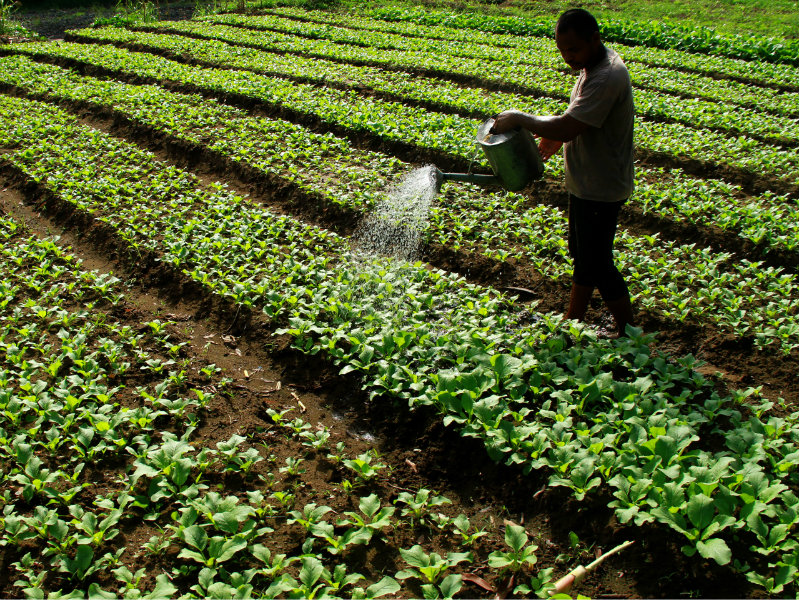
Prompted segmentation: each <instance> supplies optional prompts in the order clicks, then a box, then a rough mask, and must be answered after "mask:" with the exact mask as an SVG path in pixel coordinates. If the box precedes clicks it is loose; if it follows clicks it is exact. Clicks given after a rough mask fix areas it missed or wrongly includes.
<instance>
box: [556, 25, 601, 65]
mask: <svg viewBox="0 0 799 600" xmlns="http://www.w3.org/2000/svg"><path fill="white" fill-rule="evenodd" d="M555 43H556V44H557V46H558V50H560V55H561V56H562V57H563V60H564V61H566V64H567V65H569V67H571V68H572V69H574V70H575V71H578V70H580V69H584V68H585V67H586V66H588V65H590V64H591V63H592V61H593V59H594V58H595V57H596V56H597V53H598V52H599V47H600V45H601V42H600V41H599V32H598V31H597V32H595V33H594V35H593V36H592V37H591V39H590V40H586V39H583V38H581V37H580V36H579V35H577V33H576V32H575V31H574V30H573V29H567V30H566V31H563V32H557V33H555Z"/></svg>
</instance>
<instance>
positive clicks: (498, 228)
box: [2, 57, 797, 352]
mask: <svg viewBox="0 0 799 600" xmlns="http://www.w3.org/2000/svg"><path fill="white" fill-rule="evenodd" d="M2 63H3V64H4V65H7V66H8V68H7V69H6V70H5V73H6V78H5V82H6V83H7V84H10V85H14V86H18V87H19V88H22V89H27V90H30V91H31V92H33V93H36V94H43V95H45V97H52V98H56V99H59V100H62V101H64V100H67V101H69V100H80V101H83V102H89V103H99V104H100V105H101V106H108V107H111V106H113V107H114V110H116V111H118V112H120V113H121V114H123V115H125V116H127V117H129V118H132V119H134V120H136V121H138V122H140V123H142V124H145V125H148V126H150V127H153V128H154V129H156V130H157V131H160V132H162V133H164V134H167V135H170V136H175V137H177V138H179V139H182V140H185V141H188V142H192V143H197V144H207V145H208V146H209V148H211V149H212V150H214V151H217V152H220V153H221V154H223V155H224V156H226V157H228V158H229V159H231V160H233V161H242V162H244V163H245V164H247V165H250V166H251V167H253V168H255V169H257V170H258V171H262V172H264V173H266V174H272V175H275V176H277V177H280V178H281V179H284V180H286V181H289V182H292V183H293V184H294V185H296V186H298V187H299V188H300V189H302V190H304V191H307V192H308V193H311V194H313V195H314V196H316V197H320V198H321V199H322V200H323V201H328V202H335V203H337V204H342V205H344V206H347V207H349V208H351V209H355V210H357V211H359V212H364V211H366V210H368V208H370V207H372V206H374V204H375V202H377V201H379V200H380V199H381V198H382V197H384V196H383V194H384V191H382V190H381V189H379V187H376V186H375V178H374V173H375V172H381V173H384V175H385V177H386V179H385V180H384V181H388V180H389V179H390V178H391V177H394V176H398V175H400V174H402V173H404V172H407V171H408V169H409V166H408V165H407V164H403V163H401V162H400V161H399V160H397V159H391V158H388V157H386V156H385V155H381V154H377V153H371V152H364V151H360V150H356V149H353V148H352V147H351V146H350V145H349V144H348V143H347V141H346V140H344V139H341V138H335V137H333V136H330V135H319V134H313V133H311V132H309V131H308V130H307V129H304V128H302V127H299V126H295V125H292V124H290V123H287V122H285V121H280V120H273V119H265V118H253V117H249V116H247V115H246V114H245V113H243V112H242V111H239V110H237V109H233V108H230V107H224V106H222V105H219V104H218V103H215V102H212V101H203V100H202V99H200V98H198V97H196V96H184V95H181V94H175V93H171V92H167V91H165V90H162V89H159V88H155V87H152V86H133V85H128V84H121V83H117V82H112V81H103V80H96V79H93V78H88V77H81V76H78V75H76V74H74V73H72V72H70V71H67V70H65V69H62V68H59V67H54V66H50V65H41V64H38V63H33V62H31V61H29V60H28V59H25V58H23V57H9V58H5V59H2ZM167 107H169V110H167ZM209 140H213V141H212V142H210V143H209ZM331 176H335V179H331ZM336 179H337V180H340V183H338V181H336ZM565 227H566V220H565V217H564V215H563V214H562V213H561V212H560V211H559V210H558V209H556V208H554V207H549V206H545V205H538V206H533V207H528V206H527V201H526V199H525V197H524V196H522V195H518V194H506V193H496V194H491V195H490V196H488V197H487V195H486V194H485V193H484V192H482V191H481V190H480V189H478V188H472V187H469V188H462V187H458V186H457V185H452V186H445V188H444V190H443V196H442V199H441V202H439V203H438V205H437V207H436V208H435V209H434V210H433V211H432V215H431V226H430V230H429V232H428V233H427V234H426V235H427V236H428V239H429V240H432V241H436V242H439V243H442V244H444V245H446V246H448V247H450V248H453V249H455V250H458V249H460V248H463V249H465V250H469V251H480V252H483V253H485V254H488V255H489V256H491V257H493V258H496V259H499V260H504V259H506V258H508V257H509V256H516V257H520V258H522V259H523V260H525V261H527V262H529V263H530V264H531V265H532V266H534V267H535V269H536V270H538V271H539V272H541V273H542V274H543V275H545V276H547V277H550V278H553V279H559V278H565V277H567V275H568V273H569V270H570V263H569V259H568V257H567V256H566V254H567V251H566V245H565V237H566V236H565ZM618 243H619V249H620V260H621V262H622V264H623V265H624V268H625V269H626V270H627V271H628V272H629V277H630V279H631V281H632V285H633V293H634V294H635V297H636V299H637V301H638V302H639V303H640V304H641V305H642V306H643V307H644V308H648V309H651V310H654V311H655V312H657V313H659V314H663V315H667V316H670V317H672V318H675V319H677V320H679V321H685V320H688V321H693V320H695V319H697V320H699V322H705V323H707V322H713V323H715V324H716V325H717V326H718V327H721V328H723V329H730V330H734V331H737V332H738V333H741V334H748V335H751V336H753V337H754V338H755V340H756V343H757V344H758V345H762V346H767V345H771V344H777V345H778V346H779V347H781V348H782V349H783V350H784V351H786V352H788V351H790V350H791V349H792V348H794V347H795V346H796V344H797V340H796V336H797V332H796V331H795V328H794V327H793V325H792V320H793V319H792V316H791V315H793V314H795V313H796V304H797V299H796V296H797V294H796V284H795V282H794V278H793V276H791V275H790V274H787V273H784V272H782V270H781V269H776V268H770V267H765V266H763V265H762V264H759V263H756V262H750V261H746V260H742V261H733V260H731V256H730V255H729V254H726V253H714V252H712V251H710V250H709V249H698V248H695V247H694V246H693V245H680V244H676V243H674V242H666V241H661V240H660V239H659V238H658V236H644V237H636V236H633V235H630V234H629V233H627V232H620V233H619V242H618ZM677 265H679V266H680V268H670V267H671V266H674V267H676V266H677ZM688 265H690V268H688ZM664 268H665V269H664ZM664 274H666V275H667V278H664ZM741 290H746V293H745V294H741V293H740V291H741Z"/></svg>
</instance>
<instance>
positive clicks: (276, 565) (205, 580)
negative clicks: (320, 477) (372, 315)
mask: <svg viewBox="0 0 799 600" xmlns="http://www.w3.org/2000/svg"><path fill="white" fill-rule="evenodd" d="M0 104H1V105H2V108H0V112H2V114H3V117H4V127H3V128H2V135H1V139H2V142H0V143H1V144H2V146H4V147H20V148H19V149H18V150H16V153H15V154H16V156H15V157H13V158H12V159H11V160H12V162H15V163H16V164H17V166H18V167H20V166H21V165H25V168H26V169H27V171H28V173H29V174H30V176H31V177H32V178H33V179H37V180H40V181H41V182H43V183H45V185H47V186H48V187H50V188H51V189H52V190H58V192H59V193H60V195H61V196H62V199H63V200H64V201H67V202H75V203H76V205H77V206H80V207H82V208H83V209H88V210H91V211H93V212H94V214H97V215H98V217H99V218H101V219H103V220H105V221H108V222H109V223H111V222H113V223H114V224H115V225H116V224H119V225H121V227H120V228H119V230H118V231H119V234H120V235H121V236H122V237H123V238H126V239H128V240H129V243H130V247H129V250H133V251H139V250H137V248H141V247H140V246H137V245H136V243H135V239H136V235H138V237H139V238H141V236H142V235H145V234H146V232H144V233H142V232H137V234H133V235H131V233H130V232H127V233H126V232H125V226H126V225H127V224H129V223H125V222H124V220H123V221H120V220H118V219H117V218H116V215H121V213H123V212H125V211H126V210H127V211H129V212H128V214H127V216H128V217H131V216H132V215H133V214H134V212H135V211H136V210H137V209H138V210H142V211H144V212H145V213H146V214H147V215H148V216H149V217H151V218H155V220H156V224H157V225H160V226H161V227H162V228H163V227H164V226H165V225H166V223H167V221H171V222H172V226H173V227H180V226H181V225H182V226H183V227H190V226H191V221H189V220H188V219H186V220H181V222H180V223H177V224H175V223H174V219H169V217H168V215H169V212H170V210H171V211H174V214H176V215H179V216H185V215H186V212H185V211H187V210H189V208H190V207H191V206H192V205H194V204H200V205H202V204H203V203H208V202H209V200H210V201H211V202H213V201H216V202H220V203H221V202H226V201H227V202H229V201H233V202H237V201H240V199H235V198H233V197H232V196H231V195H230V194H229V193H227V192H223V191H222V190H220V189H218V188H212V189H210V190H203V189H202V188H201V186H199V184H198V182H197V180H196V178H194V177H193V176H190V175H189V174H187V173H184V172H180V171H177V170H174V169H171V168H169V167H166V165H163V164H159V163H157V162H156V161H154V159H153V157H152V156H151V155H146V154H144V153H141V152H136V151H135V149H134V148H132V147H130V146H127V145H126V144H124V143H120V142H118V141H115V140H113V138H107V137H105V136H98V135H97V134H95V133H93V132H91V131H90V130H88V129H87V128H85V127H79V126H77V125H76V123H75V119H74V118H72V117H68V116H67V115H64V114H63V113H60V112H58V111H54V110H52V109H51V108H49V107H47V106H45V105H40V104H36V103H32V102H24V101H18V100H16V101H15V100H12V99H3V100H2V102H1V103H0ZM6 119H9V120H6ZM10 119H13V121H12V120H10ZM12 122H13V123H14V125H12ZM43 137H46V138H48V141H46V142H42V139H43ZM57 153H59V154H60V159H61V160H60V161H59V160H54V159H55V155H56V154H57ZM73 153H74V154H73ZM48 154H49V155H50V156H49V157H47V155H48ZM48 158H49V160H48ZM77 161H80V164H81V165H82V172H81V170H79V169H76V168H75V167H76V164H78V163H77ZM101 163H102V164H101ZM36 167H38V169H37V168H36ZM70 174H73V176H72V177H70V176H69V175H70ZM75 174H77V176H75ZM112 178H113V179H112ZM89 181H92V182H94V184H93V185H91V186H88V185H86V184H87V182H89ZM111 183H114V184H116V185H114V186H109V184H111ZM89 198H91V199H92V200H89ZM159 203H163V205H164V206H163V210H161V211H160V214H159V215H158V216H157V217H156V216H155V215H154V211H150V210H148V205H149V206H156V205H157V204H159ZM181 208H183V209H184V212H183V214H181ZM117 210H118V211H120V212H119V213H117V212H116V211H117ZM101 214H104V216H100V215H101ZM203 216H207V215H204V214H199V215H198V216H197V219H201V218H203ZM256 216H257V215H256ZM145 218H146V217H145ZM143 220H144V219H139V221H143ZM263 220H264V221H265V220H266V219H265V218H264V219H263ZM278 220H279V219H278ZM213 226H214V225H212V227H213ZM215 226H219V224H218V223H217V224H216V225H215ZM134 227H135V225H134ZM162 231H166V232H167V233H166V235H165V236H164V237H165V239H164V242H163V243H164V244H165V245H166V246H167V247H169V243H170V240H169V229H168V228H165V229H162ZM271 233H272V234H273V235H271V236H270V235H268V234H266V232H264V231H261V240H262V241H263V242H264V243H266V244H268V245H269V247H271V248H273V252H276V253H280V252H281V248H279V247H278V242H279V241H280V238H281V237H282V236H281V235H280V234H279V233H278V232H276V231H274V230H273V231H272V232H271ZM150 235H152V232H150ZM0 237H2V238H3V242H4V243H3V247H2V250H1V251H0V252H1V254H0V282H2V283H1V284H0V285H2V286H3V289H4V296H3V303H2V306H0V322H2V327H1V328H0V347H2V357H3V358H2V361H0V379H1V380H2V381H3V390H4V391H3V394H2V398H0V404H1V405H2V412H0V453H2V456H3V463H2V464H3V467H2V469H1V470H0V471H2V473H1V478H0V479H1V481H2V482H1V483H0V494H2V496H1V497H2V507H3V512H2V517H0V531H1V533H0V545H2V546H3V547H4V548H5V551H6V552H7V553H8V552H11V554H6V556H7V558H8V560H9V562H10V563H11V564H10V567H11V573H12V576H11V577H12V580H13V578H14V577H16V578H17V579H16V580H15V581H14V585H15V586H16V587H17V588H18V589H20V591H21V592H23V593H24V594H25V596H26V597H30V598H44V597H53V598H54V597H60V598H65V597H66V598H84V597H86V594H87V593H88V594H89V595H90V596H91V597H93V598H120V597H123V598H164V597H174V596H175V595H176V594H180V595H181V597H188V598H203V597H241V598H246V597H251V596H253V595H254V594H255V595H257V596H258V597H264V598H274V597H310V596H313V595H314V594H319V593H322V594H324V595H325V596H326V597H343V596H345V595H346V597H354V598H377V597H380V596H382V595H386V594H395V593H397V592H399V591H400V590H401V589H402V587H406V588H407V589H408V590H409V591H408V593H414V592H413V590H414V589H416V588H414V587H413V586H421V589H422V590H423V591H424V592H425V593H427V592H428V591H429V590H433V591H434V592H435V593H434V595H433V596H432V597H440V596H443V597H452V595H453V594H455V593H457V592H458V591H459V590H460V588H461V587H462V585H463V582H462V580H461V574H460V573H456V572H453V571H456V568H455V567H456V565H459V564H461V563H466V562H469V563H470V562H472V561H473V560H477V559H480V560H481V561H486V560H487V561H488V563H489V566H490V569H491V570H492V571H493V573H494V574H495V575H496V576H497V577H501V576H503V574H504V573H505V572H507V571H508V568H509V567H513V568H514V570H515V571H518V572H519V580H518V582H519V584H520V585H523V586H526V587H527V588H528V589H530V585H531V584H532V585H533V589H538V590H543V589H544V588H545V587H548V588H551V587H552V586H551V584H549V585H548V586H547V585H546V583H547V581H548V580H549V579H550V578H551V572H552V569H551V568H549V569H544V570H542V571H541V572H539V573H535V577H533V578H532V581H531V577H527V578H526V579H524V572H525V569H524V568H523V567H530V566H532V565H533V564H534V563H535V549H536V547H535V545H534V544H533V543H528V536H527V534H526V533H525V532H524V530H523V528H521V527H518V526H512V527H509V528H508V529H507V530H506V533H505V539H506V540H507V544H509V545H508V546H506V547H505V548H503V542H502V536H501V533H500V532H497V531H496V528H492V530H491V531H489V530H488V529H483V528H482V527H480V526H479V523H480V522H481V520H480V519H479V518H478V519H476V520H472V521H470V519H469V517H467V516H466V515H464V514H458V515H450V516H448V515H447V514H444V513H443V512H440V511H442V510H444V511H445V512H446V507H444V506H443V505H445V504H449V500H448V499H446V498H445V497H443V496H439V495H437V494H435V493H433V492H431V490H428V489H424V488H423V489H419V490H412V491H411V492H404V493H402V494H400V495H399V496H398V497H397V498H396V499H395V501H394V502H393V503H392V502H390V501H389V500H388V499H387V498H386V497H385V496H386V494H385V492H383V493H382V496H383V497H382V498H381V497H380V496H378V494H377V493H375V491H372V493H368V492H369V491H370V490H372V489H373V488H374V489H375V490H377V491H382V490H380V488H379V487H377V486H375V482H377V481H378V479H379V477H378V475H380V474H381V473H382V471H383V470H385V469H387V467H388V465H387V464H386V463H385V462H383V461H381V460H380V457H379V455H377V453H375V452H365V453H361V454H357V453H353V452H352V451H351V450H350V448H348V447H347V444H346V443H345V442H344V441H338V442H337V443H334V442H335V440H336V439H337V438H336V436H335V435H333V437H331V431H330V430H328V429H326V428H323V427H316V428H315V427H313V425H312V424H311V423H308V422H304V421H303V419H302V418H300V417H294V418H291V415H289V413H290V412H291V409H290V408H289V409H282V410H273V409H269V410H268V411H267V417H268V419H267V421H266V426H265V427H263V428H262V429H261V430H260V431H257V432H251V435H249V436H248V437H245V436H242V435H238V434H233V435H232V436H230V438H229V439H223V440H221V441H218V442H217V443H215V444H208V445H207V443H206V442H205V441H204V438H202V437H200V436H199V435H198V430H199V427H201V426H202V424H203V422H204V421H205V420H206V419H207V418H208V416H209V415H210V413H211V412H213V410H214V409H216V410H217V411H219V410H223V406H220V405H219V404H217V405H216V406H214V405H213V399H214V397H215V396H220V395H221V396H226V395H230V394H232V393H234V392H233V388H232V387H231V386H230V383H231V380H230V379H228V378H226V377H224V374H223V373H221V372H220V369H219V368H218V367H217V366H216V365H214V364H208V363H207V361H203V360H202V359H198V358H197V357H196V356H192V355H186V353H185V350H184V346H185V345H186V342H185V341H180V339H179V337H177V336H175V335H173V334H171V333H170V325H171V324H170V323H169V322H165V321H161V320H158V319H156V320H153V321H149V322H145V323H141V324H140V326H139V327H137V328H133V327H131V326H130V325H129V324H120V323H118V322H117V321H116V319H115V318H114V317H113V316H112V315H113V314H120V313H122V314H124V313H125V310H121V309H124V308H125V305H124V302H125V298H124V294H123V293H122V292H121V291H120V288H121V287H122V284H121V282H120V281H119V280H118V279H117V278H115V277H113V276H109V275H103V274H98V273H96V272H91V271H86V270H84V269H83V268H82V266H81V264H80V262H79V261H77V260H75V259H74V258H73V257H71V256H70V255H69V254H68V253H67V252H65V251H64V250H63V249H62V248H61V247H60V246H59V245H58V243H57V240H54V239H50V238H45V239H39V238H37V237H35V236H31V235H30V234H29V233H27V232H25V230H24V228H23V227H20V226H19V225H18V224H17V223H15V222H14V221H13V220H11V219H10V218H8V217H6V216H2V217H0ZM306 237H307V236H306ZM199 241H200V243H202V240H199ZM306 241H307V240H306ZM286 254H287V257H286V258H289V259H290V260H291V257H293V258H295V259H296V258H297V252H296V249H295V251H293V252H287V253H286ZM257 259H258V256H253V255H250V260H251V261H254V260H257ZM253 266H254V265H253ZM308 267H309V265H307V264H305V265H303V264H300V265H297V272H298V273H299V272H301V271H302V270H303V269H307V268H308ZM275 287H276V288H277V289H280V288H278V286H275ZM225 404H226V403H225ZM275 432H277V433H278V435H280V436H283V435H284V434H289V435H290V436H291V437H293V438H296V440H297V441H298V442H299V443H298V444H297V446H298V450H297V452H296V456H294V457H289V458H288V459H286V461H285V465H281V464H277V463H276V458H275V454H274V453H273V451H274V450H276V445H277V443H279V441H278V442H276V441H275V440H274V434H275ZM270 436H271V437H270ZM339 437H344V436H339ZM248 438H249V439H248ZM259 440H260V442H259ZM270 440H271V441H270ZM278 440H279V438H278ZM306 460H308V461H309V462H311V461H312V460H320V461H322V462H325V463H328V464H329V466H331V467H332V468H333V470H334V471H336V472H339V473H340V474H341V475H342V478H341V479H342V483H341V484H340V486H338V487H335V486H332V487H331V489H329V490H326V491H328V492H330V493H331V494H332V496H331V499H332V498H333V497H335V496H339V497H343V498H347V497H351V498H352V500H353V508H354V509H355V510H353V511H351V512H345V513H344V514H339V515H338V517H337V518H334V515H332V514H328V513H330V512H331V509H330V508H329V507H328V506H325V505H324V504H320V505H317V503H316V501H311V502H308V503H307V504H305V505H304V507H303V506H302V505H298V504H297V503H298V502H299V501H300V499H301V498H303V497H309V498H313V497H314V496H316V497H317V498H318V499H322V497H321V491H320V493H317V494H315V493H314V491H312V490H310V489H309V487H308V486H307V485H306V484H305V483H304V482H303V479H302V475H303V473H304V472H305V471H306V467H305V466H304V465H303V462H305V461H306ZM259 464H260V466H263V465H266V468H262V469H261V468H259ZM120 465H121V467H120ZM115 469H119V471H118V472H115ZM99 474H102V476H103V477H104V479H103V481H102V484H101V485H98V481H97V476H98V475H99ZM230 476H238V477H240V478H241V479H243V480H244V482H245V485H244V486H241V485H238V486H237V488H238V491H237V492H235V493H228V494H224V493H220V492H219V491H216V489H220V490H222V489H225V487H226V486H224V485H223V484H224V482H225V481H226V479H225V478H226V477H230ZM344 482H346V483H344ZM211 484H214V485H213V486H212V485H211ZM92 491H97V492H98V493H96V494H95V495H94V496H92ZM486 524H487V521H486ZM137 526H140V527H144V528H145V529H147V530H149V531H151V532H152V533H153V535H151V536H150V537H149V540H148V541H146V542H145V543H144V544H143V545H142V547H141V548H133V547H129V546H127V545H123V544H121V543H119V540H120V539H122V536H120V532H121V531H122V530H123V529H124V530H125V531H126V532H127V533H128V535H130V531H131V529H132V528H135V527H137ZM276 529H279V530H281V533H283V534H288V535H294V536H297V537H299V538H300V540H301V541H302V542H303V543H302V544H301V546H302V550H301V552H298V553H296V554H294V555H289V556H287V555H285V554H281V553H279V552H277V551H275V550H274V549H270V546H272V543H271V542H270V539H271V538H270V534H272V533H274V532H275V530H276ZM415 529H421V530H424V532H425V533H426V535H427V536H428V538H429V542H427V543H425V544H424V545H420V544H416V545H414V546H413V547H410V548H402V547H396V548H395V550H396V556H395V557H394V559H395V560H396V561H397V563H398V564H401V565H402V564H404V565H405V568H403V569H401V570H399V571H397V572H396V573H395V577H396V579H395V577H391V576H388V575H383V576H381V575H380V574H379V573H371V572H369V570H368V568H367V566H366V565H363V566H362V568H361V570H363V571H364V572H366V573H369V574H370V575H376V576H375V578H374V581H373V582H372V583H371V584H369V582H368V581H367V582H366V583H365V584H359V582H361V581H362V580H364V579H365V575H363V574H362V573H360V572H359V571H358V570H356V569H357V568H358V567H359V565H358V564H357V561H355V560H352V559H351V558H350V556H349V555H350V554H351V553H352V548H353V547H355V546H358V545H363V544H369V543H370V542H372V540H373V538H374V540H377V539H378V538H380V539H383V540H385V541H387V542H388V541H390V539H389V538H390V537H391V536H392V533H394V532H399V533H401V534H405V532H406V531H408V530H410V531H413V530H415ZM480 538H485V539H486V540H487V539H490V538H493V539H494V546H493V547H494V548H496V549H495V550H494V552H493V553H492V554H491V555H490V556H485V554H487V553H485V552H483V553H480V552H479V551H478V550H477V549H473V548H472V547H473V546H474V544H475V541H476V540H478V539H480ZM145 539H147V538H146V536H145ZM444 540H446V541H447V542H449V543H450V544H451V543H455V544H458V545H460V546H461V549H462V550H463V551H462V552H453V553H451V554H448V555H447V556H445V557H440V556H438V555H436V554H434V552H433V551H432V550H431V548H432V546H433V543H434V542H437V543H441V541H444ZM175 547H177V549H176V550H174V553H173V554H172V558H171V559H170V558H168V556H167V551H168V550H169V549H171V548H175ZM272 548H274V547H273V546H272ZM522 550H524V557H526V560H525V561H524V562H521V563H514V562H513V559H514V557H515V556H516V553H519V554H521V552H522ZM14 559H16V560H14ZM142 559H144V560H148V561H150V564H153V562H154V563H155V564H157V565H158V566H159V567H160V569H156V571H155V572H149V573H147V574H145V569H144V567H138V565H140V564H142ZM431 563H432V568H431ZM353 567H355V568H353ZM428 569H431V570H430V571H429V572H428ZM104 573H106V575H105V576H103V574H104ZM529 573H530V575H533V572H532V571H531V570H529ZM145 579H146V580H148V581H150V582H152V586H151V588H150V589H148V588H145V587H143V581H144V580H145ZM398 580H399V581H403V584H400V583H399V581H398ZM176 584H177V585H176Z"/></svg>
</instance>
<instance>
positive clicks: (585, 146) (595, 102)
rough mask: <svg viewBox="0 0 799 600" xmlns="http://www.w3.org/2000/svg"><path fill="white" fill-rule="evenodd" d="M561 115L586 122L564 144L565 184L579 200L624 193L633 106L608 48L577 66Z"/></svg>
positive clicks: (625, 76)
mask: <svg viewBox="0 0 799 600" xmlns="http://www.w3.org/2000/svg"><path fill="white" fill-rule="evenodd" d="M566 114H567V115H571V116H572V117H573V118H575V119H577V120H578V121H581V122H583V123H585V124H587V125H589V126H590V127H589V128H588V129H586V130H585V131H584V132H583V133H581V134H580V135H578V136H577V137H576V138H574V139H573V140H572V141H571V142H567V143H566V144H564V150H563V154H564V158H565V160H566V189H567V190H568V191H569V193H571V194H573V195H575V196H577V197H578V198H582V199H584V200H598V201H602V202H618V201H620V200H625V199H627V198H629V197H630V194H632V191H633V122H634V119H635V107H634V106H633V92H632V86H631V85H630V74H629V73H628V72H627V67H626V66H625V64H624V62H623V61H622V60H621V57H620V56H619V55H618V54H617V53H616V52H615V51H614V50H613V49H611V48H607V55H606V56H605V58H603V59H602V60H601V61H600V62H599V64H597V65H594V67H592V68H591V70H590V71H586V70H585V69H583V70H582V71H581V73H580V76H579V77H578V79H577V83H576V84H575V85H574V89H573V90H572V93H571V99H570V102H569V108H567V109H566Z"/></svg>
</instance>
